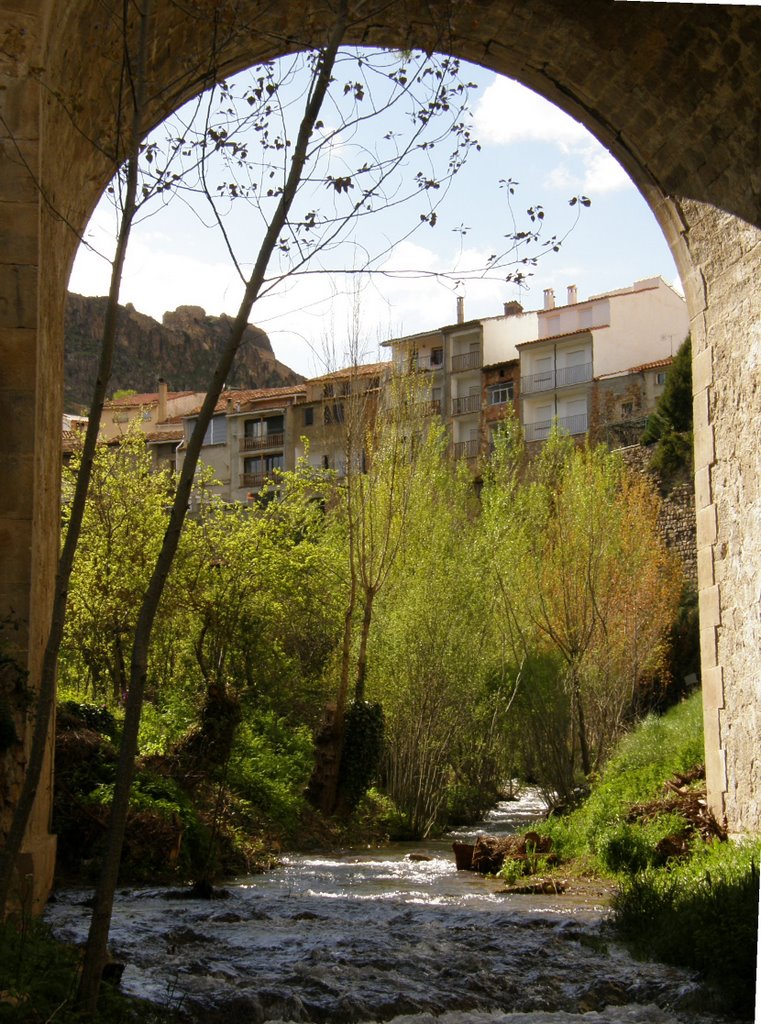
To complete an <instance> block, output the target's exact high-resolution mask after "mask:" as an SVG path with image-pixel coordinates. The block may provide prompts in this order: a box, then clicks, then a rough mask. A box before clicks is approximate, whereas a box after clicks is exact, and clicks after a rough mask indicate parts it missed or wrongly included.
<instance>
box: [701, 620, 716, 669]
mask: <svg viewBox="0 0 761 1024" xmlns="http://www.w3.org/2000/svg"><path fill="white" fill-rule="evenodd" d="M718 663H719V662H718V644H717V637H716V627H715V626H707V627H706V628H705V629H703V626H702V623H701V628H700V667H701V671H702V672H706V671H707V670H708V669H711V668H716V666H717V665H718Z"/></svg>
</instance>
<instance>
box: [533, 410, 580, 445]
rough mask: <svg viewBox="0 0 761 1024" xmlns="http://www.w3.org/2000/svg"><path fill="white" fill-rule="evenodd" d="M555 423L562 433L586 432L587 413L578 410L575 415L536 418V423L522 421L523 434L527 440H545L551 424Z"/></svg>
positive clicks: (572, 434)
mask: <svg viewBox="0 0 761 1024" xmlns="http://www.w3.org/2000/svg"><path fill="white" fill-rule="evenodd" d="M553 423H557V425H558V430H559V431H560V432H561V433H562V434H570V435H571V436H572V437H573V436H574V435H576V434H586V432H587V414H586V413H585V412H580V413H578V414H577V415H576V416H558V417H557V418H556V419H554V420H537V422H536V423H524V424H523V434H524V436H525V438H526V440H527V441H546V440H547V438H548V436H549V433H550V430H552V424H553Z"/></svg>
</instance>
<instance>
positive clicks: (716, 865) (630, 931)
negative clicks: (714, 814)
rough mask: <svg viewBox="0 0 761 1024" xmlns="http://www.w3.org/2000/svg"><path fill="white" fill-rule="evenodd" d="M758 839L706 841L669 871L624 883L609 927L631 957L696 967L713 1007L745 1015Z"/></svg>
mask: <svg viewBox="0 0 761 1024" xmlns="http://www.w3.org/2000/svg"><path fill="white" fill-rule="evenodd" d="M760 857H761V840H758V839H757V840H755V841H754V842H752V843H746V844H735V843H713V844H711V845H710V846H706V847H703V846H701V848H696V849H695V851H694V853H693V856H692V858H691V859H690V860H689V861H687V862H685V863H681V864H678V865H675V866H672V868H671V869H670V870H667V871H666V870H657V869H654V868H647V869H646V870H644V871H642V872H639V873H637V874H635V875H634V876H633V877H631V878H630V879H628V880H627V881H624V883H623V884H622V887H621V891H620V893H619V894H618V895H617V896H616V897H615V899H614V912H615V924H616V927H617V928H618V930H619V931H620V933H621V934H622V935H623V936H624V937H625V938H626V939H627V941H628V942H629V943H630V944H631V946H632V947H633V948H634V950H635V951H636V952H638V953H639V954H641V955H643V956H650V957H655V958H657V959H659V960H664V961H666V962H667V963H673V964H680V965H682V966H685V967H691V968H694V969H697V970H698V971H700V972H701V974H702V975H703V976H704V977H705V979H706V981H707V982H708V984H709V986H710V987H711V989H712V991H713V994H714V998H715V1000H716V1003H717V1008H720V1009H722V1010H724V1011H727V1012H731V1013H738V1014H743V1015H744V1014H747V1015H749V1016H750V1015H751V1014H752V1012H753V1001H754V979H755V971H756V942H757V934H756V932H757V926H758V888H759V858H760Z"/></svg>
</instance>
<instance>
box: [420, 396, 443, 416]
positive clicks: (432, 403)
mask: <svg viewBox="0 0 761 1024" xmlns="http://www.w3.org/2000/svg"><path fill="white" fill-rule="evenodd" d="M415 409H416V411H417V412H418V413H419V414H420V415H421V416H441V399H440V398H429V399H427V400H425V401H423V402H415Z"/></svg>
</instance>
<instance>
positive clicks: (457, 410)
mask: <svg viewBox="0 0 761 1024" xmlns="http://www.w3.org/2000/svg"><path fill="white" fill-rule="evenodd" d="M480 411H481V396H480V394H479V395H465V396H464V397H463V398H453V399H452V415H453V416H464V415H465V414H466V413H468V412H480Z"/></svg>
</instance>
